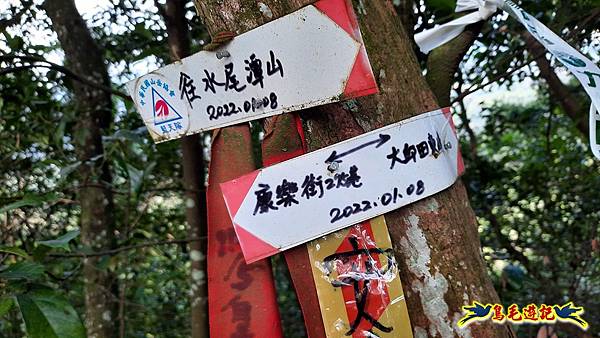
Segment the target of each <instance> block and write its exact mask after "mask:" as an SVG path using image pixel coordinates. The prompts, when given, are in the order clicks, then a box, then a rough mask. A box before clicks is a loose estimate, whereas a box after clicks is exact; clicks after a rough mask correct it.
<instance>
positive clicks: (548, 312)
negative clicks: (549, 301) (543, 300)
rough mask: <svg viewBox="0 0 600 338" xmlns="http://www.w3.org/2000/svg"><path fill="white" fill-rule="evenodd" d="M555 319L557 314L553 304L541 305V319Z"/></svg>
mask: <svg viewBox="0 0 600 338" xmlns="http://www.w3.org/2000/svg"><path fill="white" fill-rule="evenodd" d="M555 319H556V316H555V315H554V309H553V308H552V306H548V305H546V304H542V305H541V306H540V320H543V321H553V320H555Z"/></svg>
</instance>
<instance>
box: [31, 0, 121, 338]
mask: <svg viewBox="0 0 600 338" xmlns="http://www.w3.org/2000/svg"><path fill="white" fill-rule="evenodd" d="M43 6H44V8H45V10H46V12H47V14H48V16H49V17H50V19H51V20H52V26H53V28H54V31H55V32H56V34H57V35H58V39H59V41H60V43H61V46H62V48H63V50H64V52H65V59H66V63H67V64H68V65H69V68H70V69H72V70H73V71H74V72H75V73H76V74H79V75H80V76H82V77H85V78H86V79H87V80H89V81H92V82H95V83H98V84H101V85H103V86H105V87H110V80H109V77H108V72H107V67H106V64H105V61H104V58H103V56H102V51H101V50H100V49H99V48H98V46H97V45H96V43H95V42H94V40H93V38H92V36H91V35H90V32H89V30H88V28H87V26H86V24H85V22H84V21H83V19H82V18H81V15H80V14H79V13H78V12H77V8H76V7H75V3H74V1H73V0H48V1H46V2H45V3H44V5H43ZM73 88H74V89H73V90H74V101H75V104H76V109H77V112H78V122H77V125H76V128H75V131H74V144H75V150H76V153H77V157H78V159H79V161H81V162H82V163H83V164H82V165H81V166H80V167H79V170H78V174H79V182H80V186H81V187H80V189H79V194H78V199H79V203H80V206H81V242H82V244H83V245H84V246H87V247H89V248H91V249H92V250H97V251H102V250H106V249H110V248H112V247H114V245H115V235H114V219H113V215H112V210H113V196H112V192H111V180H112V177H111V173H110V170H109V164H108V161H107V160H106V159H105V158H104V157H103V155H104V149H103V146H102V135H103V133H105V132H106V131H107V130H108V129H109V128H110V125H111V123H112V102H111V96H110V94H109V93H107V92H105V91H102V90H99V89H97V88H93V87H90V86H87V85H84V84H81V83H79V82H78V83H75V84H74V86H73ZM99 260H100V258H86V259H84V261H83V276H84V289H85V290H84V291H85V307H86V310H85V323H86V327H87V331H88V332H87V333H88V337H92V338H105V337H116V335H117V333H118V330H116V329H115V322H116V318H115V315H116V313H117V310H116V308H117V302H116V299H117V297H116V294H117V292H116V290H118V288H117V287H116V279H115V278H114V276H113V275H112V274H111V273H110V272H109V271H108V270H106V269H102V268H100V267H99Z"/></svg>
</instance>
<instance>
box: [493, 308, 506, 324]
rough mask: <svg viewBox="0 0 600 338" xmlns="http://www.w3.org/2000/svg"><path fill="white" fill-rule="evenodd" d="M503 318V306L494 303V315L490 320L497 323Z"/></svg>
mask: <svg viewBox="0 0 600 338" xmlns="http://www.w3.org/2000/svg"><path fill="white" fill-rule="evenodd" d="M505 318H506V316H505V315H504V307H503V306H502V305H500V304H496V305H494V315H493V316H492V320H493V321H494V322H497V323H502V322H504V319H505Z"/></svg>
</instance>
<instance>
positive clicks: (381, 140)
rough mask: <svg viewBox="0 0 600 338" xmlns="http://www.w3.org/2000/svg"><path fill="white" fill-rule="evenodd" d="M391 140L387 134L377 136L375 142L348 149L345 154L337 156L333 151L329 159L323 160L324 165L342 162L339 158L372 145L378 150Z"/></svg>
mask: <svg viewBox="0 0 600 338" xmlns="http://www.w3.org/2000/svg"><path fill="white" fill-rule="evenodd" d="M391 138H392V137H391V136H390V135H388V134H379V137H378V138H377V139H376V140H373V141H369V142H367V143H364V144H361V145H359V146H358V147H356V148H352V149H350V150H348V151H345V152H343V153H341V154H339V155H338V153H337V151H335V150H334V151H333V152H332V153H331V155H329V157H328V158H327V159H326V160H325V163H331V162H342V161H341V160H340V158H342V157H344V156H346V155H350V154H352V153H353V152H356V151H359V150H361V149H362V148H365V147H368V146H370V145H373V144H376V146H375V148H379V147H381V146H382V145H384V144H385V143H386V142H387V141H389V140H390V139H391Z"/></svg>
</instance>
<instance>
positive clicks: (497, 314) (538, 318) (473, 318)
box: [458, 302, 589, 330]
mask: <svg viewBox="0 0 600 338" xmlns="http://www.w3.org/2000/svg"><path fill="white" fill-rule="evenodd" d="M462 309H463V312H464V316H463V317H462V318H461V319H460V320H459V321H458V326H459V327H465V326H467V325H469V324H471V323H473V322H480V321H486V320H491V321H493V322H494V323H498V324H503V323H505V322H506V321H509V322H511V323H513V324H524V323H530V324H554V323H556V322H561V323H568V324H573V325H576V326H578V327H579V328H581V329H583V330H587V328H588V326H589V325H588V323H587V322H586V321H585V320H584V319H583V318H581V315H583V313H584V309H583V307H577V306H575V305H574V304H573V302H568V303H566V304H564V305H546V304H541V305H539V306H538V305H536V304H529V305H527V306H525V307H523V308H522V309H520V308H519V306H518V305H516V304H512V305H510V306H509V307H508V308H506V309H504V306H502V305H501V304H485V305H484V304H481V303H479V302H473V304H471V305H466V306H463V308H462Z"/></svg>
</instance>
